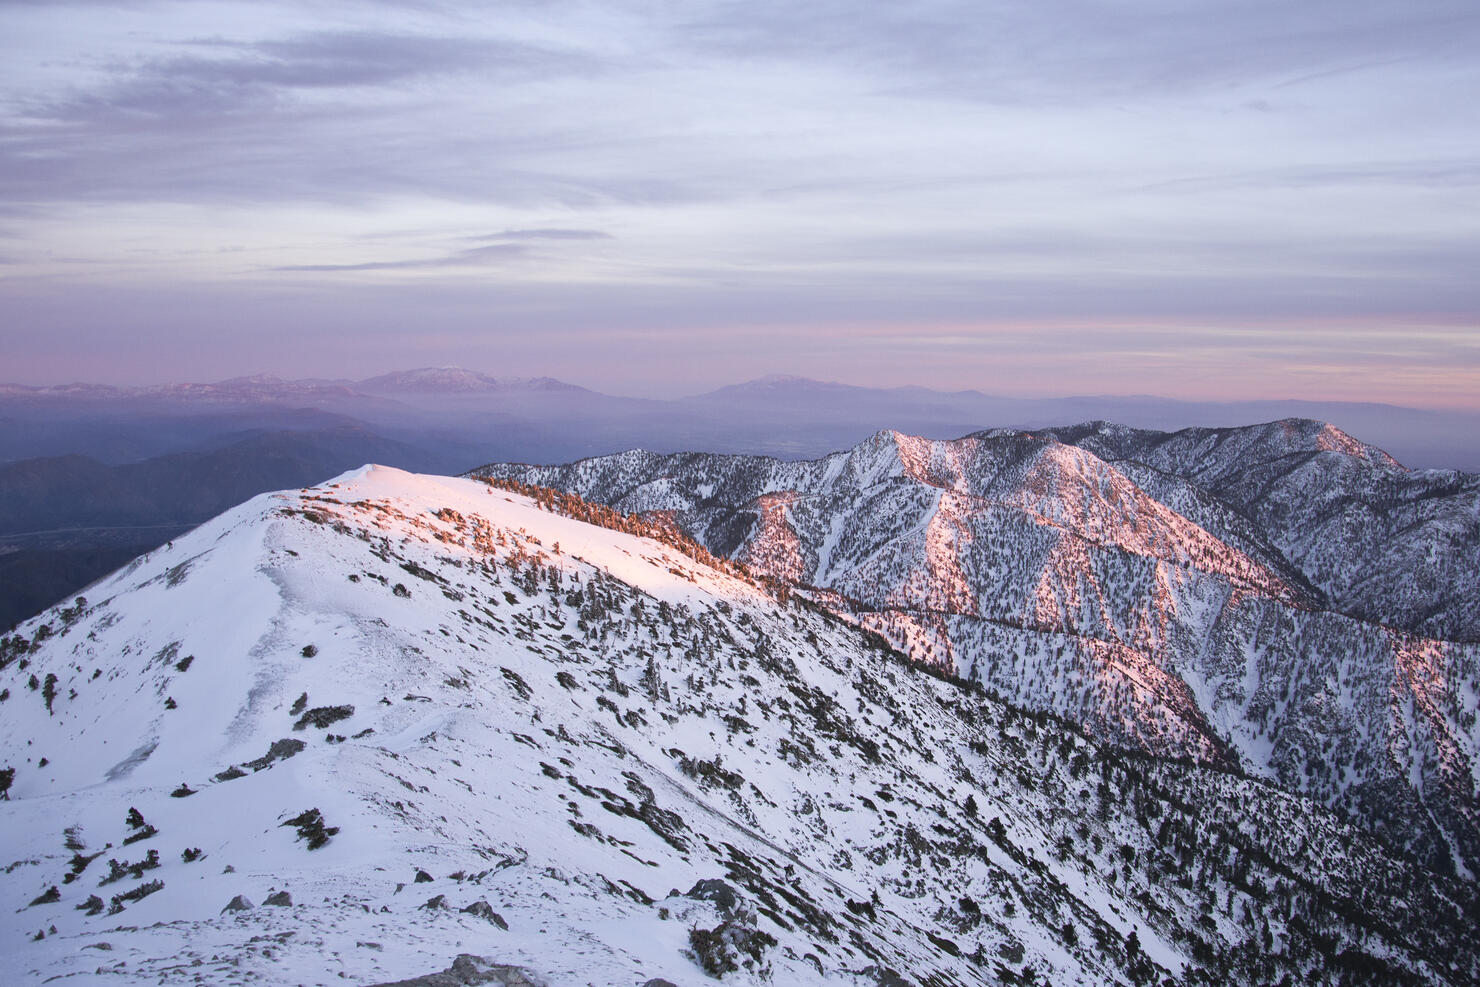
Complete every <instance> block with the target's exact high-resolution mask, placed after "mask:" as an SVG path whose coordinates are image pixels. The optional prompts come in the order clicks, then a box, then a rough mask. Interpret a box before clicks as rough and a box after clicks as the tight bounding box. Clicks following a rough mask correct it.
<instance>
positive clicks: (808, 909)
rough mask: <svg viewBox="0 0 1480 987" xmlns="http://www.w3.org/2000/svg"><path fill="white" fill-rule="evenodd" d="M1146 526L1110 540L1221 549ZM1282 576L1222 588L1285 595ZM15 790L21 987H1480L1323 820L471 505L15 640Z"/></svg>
mask: <svg viewBox="0 0 1480 987" xmlns="http://www.w3.org/2000/svg"><path fill="white" fill-rule="evenodd" d="M880 462H882V460H880ZM912 462H914V460H912ZM855 465H856V466H859V467H862V466H863V465H865V464H864V463H863V462H862V457H860V459H859V461H858V462H857V463H856V464H855ZM840 468H841V467H840ZM912 468H913V467H912ZM876 478H877V479H882V477H876ZM713 482H715V483H716V484H717V483H718V482H719V479H718V478H716V480H714V481H713ZM886 486H887V484H886ZM936 489H939V488H936ZM1104 489H1105V490H1106V491H1107V493H1106V496H1109V494H1108V490H1109V489H1110V488H1109V487H1106V488H1104ZM1126 493H1128V492H1126ZM1124 495H1126V494H1125V493H1122V492H1117V494H1116V496H1124ZM891 496H900V497H902V496H904V495H903V494H902V493H901V494H895V495H891ZM921 496H923V495H921ZM961 496H965V494H964V493H962V494H961ZM901 502H903V501H901ZM1033 503H1034V504H1038V505H1040V506H1042V505H1041V502H1040V501H1033ZM1138 503H1139V502H1138ZM1023 509H1025V510H1026V509H1027V507H1026V506H1025V507H1024V508H1023ZM1146 509H1147V511H1148V512H1149V513H1148V514H1147V516H1146V517H1145V518H1144V521H1143V522H1142V523H1141V524H1140V525H1139V526H1134V527H1132V528H1130V529H1124V530H1123V529H1119V528H1117V529H1114V530H1113V531H1107V533H1106V534H1105V537H1106V538H1111V537H1113V538H1118V539H1120V540H1121V541H1126V542H1128V543H1129V542H1134V543H1136V544H1144V545H1146V546H1150V548H1153V549H1155V550H1157V551H1160V552H1163V553H1169V554H1170V555H1171V556H1172V557H1176V553H1177V552H1181V551H1191V550H1192V549H1191V548H1188V547H1187V546H1189V545H1191V546H1197V545H1203V544H1204V542H1200V541H1196V540H1192V541H1185V540H1183V541H1176V542H1175V543H1173V542H1167V541H1166V539H1167V538H1168V537H1170V535H1169V532H1168V529H1167V526H1168V525H1172V524H1173V523H1174V519H1172V518H1170V517H1168V516H1164V515H1162V514H1161V513H1160V512H1158V511H1156V510H1155V509H1152V508H1150V507H1149V506H1148V507H1147V508H1146ZM1086 510H1088V505H1086ZM1089 513H1093V512H1092V511H1090V512H1089ZM947 534H949V532H947ZM923 537H925V538H926V544H934V542H931V541H930V538H932V537H936V536H931V535H929V533H928V532H927V533H925V534H924V535H923ZM1189 537H1190V536H1189ZM1209 537H1211V536H1209ZM751 541H754V539H751ZM834 541H835V544H833V545H832V547H831V548H830V552H829V559H828V561H827V563H826V564H825V565H823V566H822V570H821V571H824V572H829V571H834V570H835V569H836V571H838V572H841V571H843V569H844V568H845V567H846V566H850V565H855V564H856V563H857V562H858V561H859V560H855V559H854V556H853V555H852V554H851V553H852V552H853V549H852V548H851V547H849V546H850V545H851V542H850V541H849V540H848V537H847V533H846V532H845V533H842V534H840V535H839V536H838V538H836V539H835V540H834ZM1262 550H1263V549H1262V548H1261V546H1259V545H1257V544H1250V545H1249V546H1248V552H1246V556H1245V557H1246V559H1247V561H1239V562H1227V561H1225V563H1224V569H1221V570H1219V573H1221V575H1220V576H1219V578H1222V579H1224V580H1226V581H1227V582H1229V583H1230V584H1232V583H1234V582H1238V585H1239V586H1240V590H1239V592H1241V593H1243V594H1244V595H1245V596H1247V597H1249V598H1258V599H1268V600H1272V601H1276V602H1278V603H1279V605H1280V606H1286V607H1289V606H1294V605H1295V604H1297V603H1301V602H1302V601H1303V600H1304V599H1305V594H1307V593H1308V590H1306V589H1304V588H1302V587H1300V586H1297V585H1294V584H1293V583H1291V582H1290V579H1289V577H1288V576H1286V575H1283V574H1282V573H1280V572H1278V571H1276V570H1275V569H1273V568H1271V567H1270V565H1269V564H1267V563H1265V562H1261V561H1260V560H1259V556H1258V554H1257V553H1258V551H1262ZM834 558H835V559H836V562H834V561H832V560H833V559H834ZM1188 578H1189V579H1193V577H1191V576H1189V577H1188ZM1207 578H1209V579H1212V578H1213V576H1212V575H1209V576H1208V577H1207ZM1194 581H1195V579H1194ZM921 589H922V590H923V589H924V587H921ZM0 769H4V773H3V774H0V786H3V790H4V791H5V793H6V794H8V800H6V801H0V846H3V847H4V848H5V854H6V859H5V860H4V861H0V893H3V894H4V896H5V899H6V900H7V901H9V902H10V907H9V908H8V910H7V911H6V912H5V914H6V915H7V916H8V917H7V918H6V919H5V920H4V921H3V922H0V939H3V944H4V945H3V949H4V955H5V956H6V958H7V976H8V977H9V978H11V981H12V982H25V983H31V982H36V983H39V982H43V981H50V980H63V981H65V982H68V983H73V982H93V981H106V982H109V983H121V984H127V983H140V984H142V983H149V984H154V983H173V982H192V983H193V982H201V983H211V984H236V983H248V982H252V983H267V984H279V983H282V984H287V983H294V984H299V983H303V984H329V983H343V982H349V983H357V984H372V983H384V982H387V981H394V980H397V979H400V978H406V977H413V976H417V975H424V974H430V973H432V972H434V971H440V970H443V969H444V968H445V969H447V970H448V973H447V974H446V975H445V979H443V980H440V981H435V982H439V983H459V982H462V983H477V982H484V983H511V984H512V983H541V982H543V983H548V984H551V985H555V984H632V985H641V984H652V985H661V984H664V983H669V984H677V985H692V984H698V983H703V982H708V978H709V977H710V976H714V977H719V978H720V979H721V980H722V981H724V982H729V983H740V984H757V983H775V984H813V983H818V984H820V983H828V984H851V985H899V984H917V983H918V984H938V985H950V984H980V983H989V982H1004V983H1052V984H1074V983H1083V984H1130V983H1135V984H1146V983H1152V982H1156V983H1163V982H1172V983H1177V984H1215V983H1216V984H1228V983H1248V984H1269V983H1276V982H1280V981H1281V978H1283V977H1288V978H1289V979H1290V980H1291V981H1292V982H1294V981H1299V982H1302V983H1326V984H1335V983H1337V982H1343V983H1351V982H1371V983H1430V984H1455V985H1458V984H1469V983H1474V982H1475V981H1476V979H1477V977H1480V954H1477V951H1476V946H1475V939H1474V937H1473V930H1474V923H1475V920H1476V917H1477V916H1480V900H1477V896H1476V889H1475V886H1474V885H1473V884H1472V883H1470V882H1466V881H1463V880H1459V879H1456V878H1451V877H1446V876H1443V875H1438V874H1434V873H1431V872H1429V871H1426V870H1424V869H1423V868H1421V867H1420V866H1419V865H1418V864H1417V863H1415V862H1414V861H1413V860H1411V859H1408V858H1404V857H1401V856H1397V855H1394V854H1393V853H1392V852H1391V851H1389V850H1388V849H1386V848H1385V846H1384V844H1382V843H1381V842H1379V841H1376V840H1374V839H1373V838H1372V837H1370V836H1369V835H1368V834H1367V833H1365V832H1364V831H1363V830H1361V829H1359V828H1356V827H1354V826H1352V825H1351V824H1349V823H1347V822H1344V821H1343V820H1342V819H1341V818H1340V817H1338V816H1337V815H1335V814H1332V813H1330V812H1328V811H1326V810H1325V809H1323V808H1322V807H1320V806H1319V805H1317V804H1316V803H1314V802H1312V801H1310V800H1309V799H1306V798H1303V797H1300V796H1298V795H1292V794H1289V793H1287V792H1285V791H1283V790H1281V789H1280V788H1278V787H1276V786H1274V785H1272V784H1270V783H1268V782H1265V781H1261V780H1258V779H1255V778H1250V777H1246V776H1241V775H1239V774H1237V773H1232V772H1229V771H1226V770H1218V769H1215V768H1212V767H1204V766H1197V765H1194V764H1191V763H1186V762H1182V763H1178V762H1173V761H1169V760H1160V759H1156V758H1151V757H1146V756H1144V755H1133V754H1130V753H1127V752H1124V751H1121V750H1118V749H1116V748H1114V747H1111V746H1106V745H1104V744H1102V743H1101V742H1099V741H1096V740H1094V739H1091V738H1088V737H1086V736H1084V735H1083V734H1082V733H1081V732H1080V731H1079V730H1077V729H1075V728H1074V727H1072V726H1071V725H1068V724H1065V723H1063V722H1061V721H1059V720H1058V719H1056V718H1054V717H1052V716H1045V715H1042V714H1033V713H1028V712H1023V711H1020V710H1018V709H1016V708H1014V707H1013V706H1010V705H1008V704H1005V703H1004V702H1002V701H1000V700H997V699H994V698H991V697H989V696H987V695H986V694H985V693H984V692H983V691H982V690H981V689H979V688H976V687H973V686H971V685H969V684H966V683H961V682H957V681H950V680H948V679H946V678H944V677H941V676H938V675H933V674H930V673H928V671H927V670H926V669H924V668H923V667H921V666H919V665H916V664H911V663H910V662H908V661H907V660H905V658H904V657H903V656H902V655H900V654H898V653H896V652H894V651H892V650H891V649H889V648H888V647H887V645H886V644H885V643H884V641H883V640H882V639H881V638H879V637H878V636H876V635H873V634H871V633H869V632H868V631H866V630H864V629H861V628H859V627H858V626H856V625H855V624H853V623H849V622H847V621H845V620H842V619H840V618H838V617H836V616H834V615H832V614H830V613H828V612H827V611H826V610H825V609H823V608H819V607H817V606H816V605H814V604H812V603H809V602H807V601H806V600H804V599H802V597H801V595H800V594H788V593H786V592H784V591H783V592H781V593H779V594H778V593H775V592H774V591H773V590H770V589H768V588H767V587H766V585H765V583H764V582H763V581H762V582H757V581H756V580H754V579H753V578H751V577H750V576H749V575H748V574H747V572H746V571H745V570H744V569H742V568H740V567H738V566H736V565H735V564H733V563H729V562H725V561H723V560H721V559H717V558H714V557H713V556H711V555H710V554H709V552H707V551H706V550H704V549H703V548H702V547H700V546H698V545H696V544H694V543H692V542H688V541H687V540H686V539H684V538H683V537H682V536H680V535H678V534H676V533H674V532H673V529H672V528H671V527H664V526H663V525H662V524H661V523H659V522H658V521H652V522H640V521H638V520H635V519H632V518H624V517H621V516H619V515H617V514H616V513H615V512H612V511H610V510H608V509H605V508H601V507H599V506H597V505H591V504H587V503H584V502H581V501H578V500H577V499H575V498H573V497H568V496H561V495H557V494H555V493H553V492H550V491H540V492H537V495H536V497H535V498H533V499H532V498H530V497H525V496H522V495H519V494H517V493H513V492H509V491H506V490H504V489H501V488H499V487H496V486H492V485H488V484H485V483H481V482H477V481H474V480H469V479H450V478H439V477H428V476H415V475H410V474H406V473H401V472H399V471H395V470H389V469H383V468H376V467H368V468H365V469H364V470H360V471H357V472H355V473H353V474H346V475H345V476H342V477H340V478H338V479H337V480H335V481H333V482H330V483H328V484H325V485H323V486H320V487H315V488H308V489H304V490H298V491H289V492H284V493H278V494H268V495H263V496H260V497H258V498H255V499H254V500H252V501H250V502H248V503H247V504H245V505H243V506H241V507H239V508H237V509H235V510H233V511H230V512H228V513H227V514H225V515H222V516H221V517H219V518H217V519H216V520H214V521H211V522H209V523H207V524H205V525H203V526H201V527H200V528H198V529H196V530H195V531H193V532H190V533H189V534H187V535H184V536H182V537H179V538H177V539H175V540H174V541H173V542H172V543H171V544H169V545H168V546H165V547H163V548H161V549H159V550H158V551H156V552H154V553H151V555H149V556H147V557H143V558H141V559H139V560H137V561H136V562H135V563H134V564H132V565H131V566H129V567H127V568H126V569H123V570H121V571H119V572H118V573H116V574H115V575H113V576H111V577H109V578H108V579H106V580H104V581H102V582H100V583H98V584H96V585H94V586H92V587H89V589H88V591H87V594H86V598H85V599H78V600H76V601H74V602H72V603H70V604H69V605H67V606H66V607H59V608H54V609H53V610H51V611H48V612H47V613H45V614H43V615H42V616H41V617H39V618H37V619H35V620H32V621H29V622H27V623H26V624H24V625H22V627H21V628H20V629H19V631H18V632H17V633H16V634H13V635H11V636H9V637H7V638H5V639H4V640H3V643H0ZM12 772H13V773H12ZM465 954H471V955H465ZM474 956H477V957H483V959H474V958H473V957H474ZM420 982H421V983H431V982H434V981H430V980H423V981H420Z"/></svg>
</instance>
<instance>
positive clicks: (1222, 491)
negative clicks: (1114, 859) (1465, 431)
mask: <svg viewBox="0 0 1480 987" xmlns="http://www.w3.org/2000/svg"><path fill="white" fill-rule="evenodd" d="M474 473H475V474H477V475H484V476H497V477H501V478H508V479H513V480H517V481H520V482H525V483H533V484H539V485H543V486H550V487H555V488H558V489H562V490H569V491H572V492H574V493H577V494H579V495H581V496H582V497H585V498H588V499H595V500H602V501H605V502H608V503H610V504H611V505H612V506H614V507H616V508H618V509H619V510H622V511H629V512H649V513H657V514H660V515H662V516H664V517H666V518H668V519H670V520H671V522H672V523H674V524H676V525H677V526H678V527H679V528H681V529H682V530H683V531H685V532H687V533H688V534H690V535H691V536H692V537H694V538H696V539H697V540H698V541H700V542H701V543H703V544H704V545H705V546H706V547H707V548H708V549H710V550H711V551H713V552H715V553H717V554H720V555H723V556H726V557H731V558H735V559H738V560H740V561H743V562H745V563H746V564H748V565H750V566H751V567H752V568H754V569H755V570H757V571H758V572H761V573H764V574H766V575H768V576H770V577H772V578H774V579H776V580H779V581H781V582H783V583H787V584H790V585H794V586H801V587H808V588H809V590H808V592H809V593H810V594H811V595H812V596H813V598H814V599H815V600H816V601H817V602H819V603H822V604H823V605H825V606H827V607H829V608H830V609H832V610H833V611H835V612H837V613H839V614H842V615H845V616H847V617H848V618H849V619H852V620H855V621H857V622H858V623H860V624H861V625H862V626H864V627H867V628H870V629H873V630H876V631H878V632H880V633H882V634H884V635H885V637H886V638H888V639H889V640H890V642H891V643H892V644H893V645H894V646H896V647H898V648H900V649H901V650H902V651H904V652H906V653H907V654H909V655H910V657H912V658H913V659H915V660H916V661H920V662H923V663H927V664H931V665H934V666H937V667H941V668H944V669H947V670H949V671H951V672H952V673H954V674H958V675H960V676H963V677H965V678H968V679H972V680H976V681H980V682H982V683H983V684H984V685H986V686H988V687H989V688H991V689H992V690H994V691H995V692H998V693H1000V694H1002V695H1003V696H1005V697H1007V698H1009V699H1010V700H1011V701H1012V702H1014V703H1019V704H1022V705H1024V706H1026V707H1028V708H1032V709H1038V710H1043V711H1047V712H1052V713H1055V714H1057V715H1060V716H1064V717H1066V718H1069V719H1071V720H1073V721H1074V722H1076V723H1080V724H1082V725H1083V726H1085V727H1086V728H1087V729H1088V730H1090V731H1091V732H1092V733H1093V734H1095V735H1096V736H1100V737H1104V738H1106V739H1109V740H1111V741H1113V742H1116V743H1121V744H1127V745H1129V746H1132V747H1136V748H1139V749H1143V750H1146V751H1149V752H1152V753H1156V754H1160V755H1165V756H1190V757H1193V758H1197V759H1199V760H1207V761H1211V762H1213V763H1237V764H1240V765H1242V766H1243V767H1245V768H1246V769H1247V770H1249V771H1252V772H1254V773H1256V774H1258V775H1260V776H1262V777H1267V778H1270V779H1272V780H1275V781H1278V782H1279V783H1280V784H1281V785H1283V786H1285V787H1287V788H1289V789H1291V790H1293V791H1297V792H1301V793H1304V794H1308V795H1310V796H1312V797H1314V798H1316V799H1318V800H1320V801H1321V802H1323V803H1324V804H1326V805H1329V806H1331V807H1333V808H1337V809H1339V810H1341V811H1344V812H1348V813H1350V814H1352V815H1353V816H1354V817H1355V818H1357V819H1359V820H1361V821H1362V823H1363V824H1364V825H1367V826H1369V827H1370V828H1371V829H1372V830H1373V831H1374V832H1378V833H1382V834H1384V835H1385V836H1386V838H1388V839H1391V840H1393V841H1394V842H1395V843H1396V844H1397V845H1399V846H1401V847H1403V848H1405V849H1406V850H1409V851H1411V852H1414V853H1416V854H1418V855H1419V856H1420V857H1421V858H1422V859H1424V860H1426V861H1427V862H1429V863H1430V864H1431V865H1433V866H1437V867H1441V868H1442V867H1447V866H1449V864H1450V862H1451V861H1452V862H1453V863H1454V865H1455V866H1457V867H1458V868H1459V869H1460V870H1461V871H1462V872H1466V873H1474V872H1476V871H1480V808H1477V799H1476V790H1477V789H1476V785H1477V780H1480V757H1477V752H1480V724H1477V711H1476V706H1477V691H1480V645H1477V644H1476V643H1475V640H1476V638H1477V637H1480V606H1477V604H1476V599H1475V596H1474V593H1473V587H1474V585H1475V579H1476V575H1477V574H1480V477H1476V476H1472V475H1466V474H1457V473H1452V472H1435V471H1425V472H1410V471H1407V470H1404V469H1403V468H1402V467H1401V466H1400V465H1398V464H1397V463H1396V462H1394V461H1393V460H1392V459H1391V458H1390V457H1388V456H1386V455H1385V454H1384V453H1382V452H1381V451H1380V450H1377V449H1374V448H1372V447H1370V446H1366V445H1364V444H1362V443H1360V442H1358V441H1356V440H1355V439H1353V438H1351V437H1350V436H1347V435H1345V434H1344V433H1342V432H1340V431H1339V430H1337V429H1335V428H1333V427H1331V426H1329V425H1323V424H1321V423H1317V422H1305V421H1286V422H1278V423H1274V424H1271V425H1265V426H1256V427H1251V428H1246V429H1224V430H1204V429H1197V430H1188V431H1186V432H1179V433H1175V434H1171V435H1168V434H1165V433H1151V432H1145V431H1136V430H1131V429H1125V428H1120V427H1118V426H1114V425H1109V424H1106V423H1094V424H1090V425H1085V426H1078V427H1075V428H1069V429H1058V430H1052V431H1048V432H1037V433H1029V432H1018V431H1011V430H996V431H991V432H983V433H978V434H975V435H971V436H968V437H966V438H963V439H958V440H954V441H930V440H926V439H922V438H918V437H913V436H908V435H902V434H900V433H897V432H881V433H878V434H877V435H875V436H873V437H872V438H871V439H869V440H868V441H866V442H864V443H862V444H861V445H859V446H857V447H855V448H853V449H851V450H848V451H845V452H839V453H835V454H833V455H831V456H828V457H826V458H824V459H821V460H816V461H812V462H783V461H778V460H774V459H768V458H764V457H726V456H712V455H702V454H684V455H675V456H661V455H655V454H651V453H644V452H640V451H638V452H629V453H623V454H620V455H616V456H608V457H603V458H599V459H592V460H585V461H581V462H578V463H574V464H571V465H569V466H564V467H529V466H522V465H517V464H502V465H500V464H494V465H490V466H487V467H483V468H480V469H479V470H475V471H474Z"/></svg>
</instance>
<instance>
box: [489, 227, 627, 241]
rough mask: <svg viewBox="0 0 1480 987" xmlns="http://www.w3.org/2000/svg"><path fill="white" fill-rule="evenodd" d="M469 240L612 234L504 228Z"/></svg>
mask: <svg viewBox="0 0 1480 987" xmlns="http://www.w3.org/2000/svg"><path fill="white" fill-rule="evenodd" d="M468 239H469V240H610V239H612V235H611V234H610V233H606V232H604V231H602V230H561V229H539V230H504V231H502V232H500V233H483V234H479V235H477V236H470V237H468Z"/></svg>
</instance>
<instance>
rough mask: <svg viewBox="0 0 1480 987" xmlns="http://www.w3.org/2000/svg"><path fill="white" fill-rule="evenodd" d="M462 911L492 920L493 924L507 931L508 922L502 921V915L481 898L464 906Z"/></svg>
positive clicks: (465, 913) (485, 919) (488, 920)
mask: <svg viewBox="0 0 1480 987" xmlns="http://www.w3.org/2000/svg"><path fill="white" fill-rule="evenodd" d="M462 912H463V914H464V915H474V916H477V917H478V918H481V919H483V920H484V921H486V922H492V923H493V924H494V925H496V926H498V927H499V928H500V929H503V930H505V931H507V930H508V928H509V923H508V922H505V921H504V917H503V916H502V915H500V914H499V913H498V912H496V911H494V910H493V908H492V907H491V906H490V905H489V904H488V902H486V901H484V900H483V899H481V898H480V899H478V900H477V901H475V902H473V903H472V904H471V905H469V906H468V907H466V908H464V909H463V910H462Z"/></svg>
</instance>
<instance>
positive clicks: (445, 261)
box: [269, 243, 525, 271]
mask: <svg viewBox="0 0 1480 987" xmlns="http://www.w3.org/2000/svg"><path fill="white" fill-rule="evenodd" d="M524 253H525V249H524V248H523V247H521V246H519V245H518V244H514V243H496V244H491V245H489V246H487V247H474V248H472V249H471V250H459V251H457V252H456V253H453V254H445V255H443V256H441V257H424V258H417V259H412V260H378V261H366V262H364V263H359V264H285V265H283V266H281V267H273V268H269V270H273V271H405V270H415V269H419V268H434V267H473V266H477V265H480V264H492V263H497V262H500V261H507V260H512V259H514V258H517V257H520V256H523V255H524Z"/></svg>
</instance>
